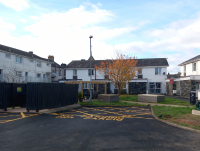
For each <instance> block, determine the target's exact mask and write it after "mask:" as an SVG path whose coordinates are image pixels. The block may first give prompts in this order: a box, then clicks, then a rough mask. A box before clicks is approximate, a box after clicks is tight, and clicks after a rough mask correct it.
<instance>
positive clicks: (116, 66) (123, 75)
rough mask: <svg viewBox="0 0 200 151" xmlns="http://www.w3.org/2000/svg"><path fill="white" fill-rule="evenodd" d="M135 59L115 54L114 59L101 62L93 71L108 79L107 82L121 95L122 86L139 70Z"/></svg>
mask: <svg viewBox="0 0 200 151" xmlns="http://www.w3.org/2000/svg"><path fill="white" fill-rule="evenodd" d="M137 62H138V61H137V59H135V57H131V56H128V55H123V54H121V53H117V56H116V59H115V60H114V59H112V60H111V61H108V60H106V61H102V62H101V63H100V65H99V66H97V65H96V64H95V66H94V67H95V69H96V70H97V71H98V72H99V73H100V74H101V75H106V77H109V80H110V81H111V82H112V83H113V84H114V85H115V87H117V88H118V94H119V95H120V94H121V90H122V89H123V86H124V84H127V83H129V82H130V81H131V80H132V79H133V78H134V77H135V75H136V74H137V71H138V70H139V72H140V70H141V68H137V67H136V64H137Z"/></svg>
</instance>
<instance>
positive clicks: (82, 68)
mask: <svg viewBox="0 0 200 151" xmlns="http://www.w3.org/2000/svg"><path fill="white" fill-rule="evenodd" d="M136 60H138V63H137V66H136V68H140V69H141V70H140V72H139V73H136V77H135V78H134V79H132V80H131V81H130V82H129V83H127V84H125V85H124V91H125V92H126V93H128V94H142V93H145V94H146V93H147V94H148V93H157V94H161V93H166V83H165V79H166V77H167V74H166V73H167V67H168V66H169V64H168V61H167V59H166V58H148V59H136ZM102 61H103V62H106V61H111V60H93V61H92V73H91V74H92V80H93V81H108V79H107V76H103V75H101V74H99V72H98V71H96V69H95V68H94V65H95V64H96V65H97V66H98V65H100V63H101V62H102ZM65 69H66V79H65V80H66V81H90V61H88V60H84V59H82V60H76V61H72V62H70V63H69V64H68V65H67V66H66V68H65ZM83 88H84V92H86V91H88V89H89V84H88V83H84V85H83ZM107 88H109V89H110V92H108V93H117V88H116V87H115V86H114V84H113V83H108V85H107ZM102 89H103V85H102ZM92 90H93V91H95V85H94V86H92ZM79 91H80V86H79ZM102 92H104V90H102Z"/></svg>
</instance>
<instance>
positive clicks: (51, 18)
mask: <svg viewBox="0 0 200 151" xmlns="http://www.w3.org/2000/svg"><path fill="white" fill-rule="evenodd" d="M115 18H116V16H115V15H114V13H113V12H111V11H109V10H105V9H101V8H100V5H99V4H98V5H94V4H90V3H84V4H83V5H80V6H79V7H77V8H73V9H70V10H68V11H66V12H57V11H54V12H52V13H46V14H42V15H41V16H31V17H30V18H29V19H31V20H32V21H34V23H33V24H32V25H29V26H26V27H24V30H25V31H26V33H27V35H26V36H20V37H18V36H15V35H11V34H7V33H6V34H5V33H4V34H5V35H4V36H5V37H6V38H5V39H3V38H1V37H0V41H1V42H2V43H3V44H5V45H10V44H12V46H13V47H16V48H19V49H22V50H24V51H33V52H34V53H35V54H37V55H39V56H41V57H44V58H47V56H48V55H54V56H55V61H56V62H58V63H64V62H65V63H69V62H71V61H72V60H80V59H88V58H89V55H90V39H89V36H90V35H93V36H94V38H92V54H93V56H94V58H95V59H107V58H111V55H112V53H113V51H114V48H113V46H112V45H109V44H107V43H106V42H105V40H107V39H113V38H116V37H120V36H121V35H123V34H127V33H130V32H132V31H134V30H137V28H138V26H137V27H128V28H126V27H121V28H106V27H104V26H102V24H103V23H107V22H112V21H113V20H114V19H115ZM8 39H9V41H8Z"/></svg>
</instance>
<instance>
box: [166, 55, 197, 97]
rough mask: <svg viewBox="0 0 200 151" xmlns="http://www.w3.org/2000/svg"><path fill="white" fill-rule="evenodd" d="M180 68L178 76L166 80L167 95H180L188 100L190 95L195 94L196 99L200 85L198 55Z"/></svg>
mask: <svg viewBox="0 0 200 151" xmlns="http://www.w3.org/2000/svg"><path fill="white" fill-rule="evenodd" d="M178 66H180V71H181V73H180V76H179V77H175V78H173V77H171V78H170V79H166V84H167V93H168V94H169V95H174V94H175V95H180V96H182V97H185V98H190V93H191V92H194V93H196V96H197V97H198V91H199V83H200V55H198V56H196V57H193V58H191V59H189V60H187V61H184V62H183V63H181V64H179V65H178Z"/></svg>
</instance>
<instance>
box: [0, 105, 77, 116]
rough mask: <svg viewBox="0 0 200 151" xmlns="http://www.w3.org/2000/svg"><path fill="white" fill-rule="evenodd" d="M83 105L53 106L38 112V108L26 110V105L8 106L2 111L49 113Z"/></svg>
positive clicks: (0, 110)
mask: <svg viewBox="0 0 200 151" xmlns="http://www.w3.org/2000/svg"><path fill="white" fill-rule="evenodd" d="M79 107H81V105H80V104H72V105H68V106H64V107H60V108H52V109H43V110H39V111H38V112H36V110H30V111H29V112H28V111H27V110H26V107H15V108H8V109H7V111H4V110H3V109H0V112H14V113H17V112H23V113H44V114H49V113H54V112H59V111H65V110H68V109H72V108H79Z"/></svg>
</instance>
